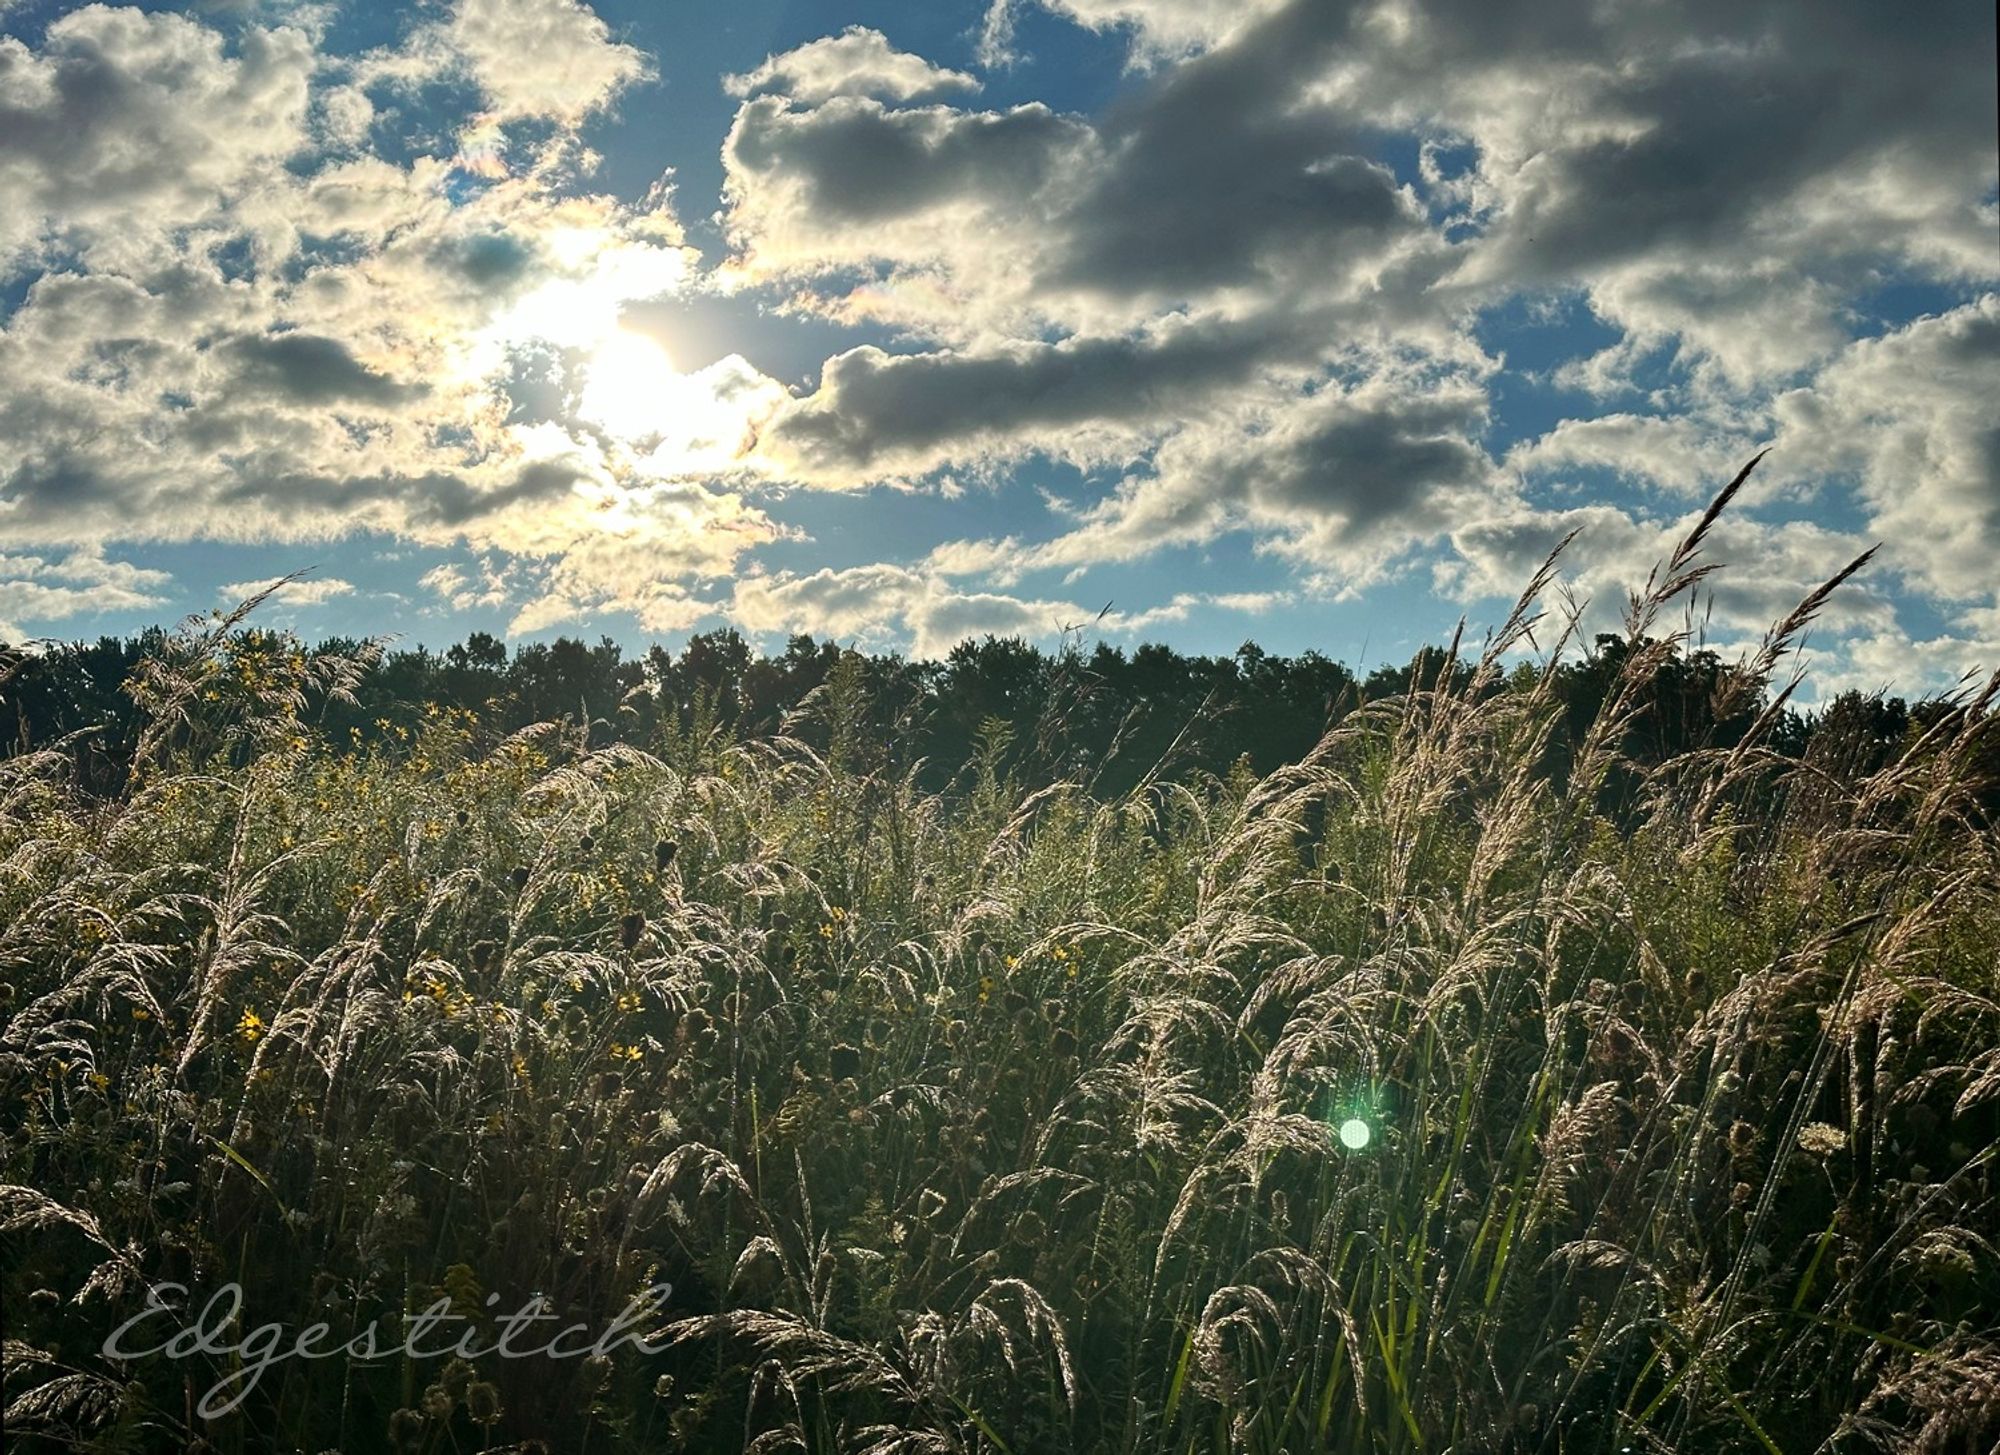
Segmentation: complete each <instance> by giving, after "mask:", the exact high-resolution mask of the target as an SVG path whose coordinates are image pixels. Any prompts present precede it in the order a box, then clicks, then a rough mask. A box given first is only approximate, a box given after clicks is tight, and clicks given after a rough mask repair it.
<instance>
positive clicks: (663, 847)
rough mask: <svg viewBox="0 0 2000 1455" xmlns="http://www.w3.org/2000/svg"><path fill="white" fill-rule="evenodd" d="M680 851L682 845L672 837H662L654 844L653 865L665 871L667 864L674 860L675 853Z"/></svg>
mask: <svg viewBox="0 0 2000 1455" xmlns="http://www.w3.org/2000/svg"><path fill="white" fill-rule="evenodd" d="M680 851H681V846H680V845H679V844H677V843H675V842H674V841H673V840H672V839H661V840H660V841H659V842H658V843H657V844H655V845H653V867H654V868H655V869H658V870H660V871H661V872H662V873H664V872H665V871H666V868H667V866H668V865H669V864H671V863H673V862H674V855H676V854H678V853H679V852H680Z"/></svg>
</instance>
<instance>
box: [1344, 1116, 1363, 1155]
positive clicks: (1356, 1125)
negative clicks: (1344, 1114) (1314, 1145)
mask: <svg viewBox="0 0 2000 1455" xmlns="http://www.w3.org/2000/svg"><path fill="white" fill-rule="evenodd" d="M1368 1135H1369V1133H1368V1123H1366V1122H1364V1121H1363V1120H1361V1118H1360V1117H1349V1118H1348V1119H1347V1120H1346V1121H1344V1122H1342V1123H1341V1124H1340V1132H1339V1136H1340V1145H1341V1146H1343V1147H1345V1148H1347V1150H1348V1151H1350V1152H1359V1151H1360V1150H1361V1149H1362V1148H1363V1147H1365V1146H1367V1145H1368Z"/></svg>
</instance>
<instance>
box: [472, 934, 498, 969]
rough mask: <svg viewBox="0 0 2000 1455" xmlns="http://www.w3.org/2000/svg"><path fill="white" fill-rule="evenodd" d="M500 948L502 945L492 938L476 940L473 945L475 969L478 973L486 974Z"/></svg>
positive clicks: (473, 964) (473, 965) (473, 966)
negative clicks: (495, 942)
mask: <svg viewBox="0 0 2000 1455" xmlns="http://www.w3.org/2000/svg"><path fill="white" fill-rule="evenodd" d="M499 949H500V947H499V946H498V945H496V944H494V943H493V941H491V940H479V941H476V942H475V943H474V944H473V946H472V968H473V970H474V971H475V972H477V973H478V974H481V975H484V974H485V973H486V972H487V971H488V970H490V969H491V968H492V967H493V957H494V955H495V954H497V953H498V952H499Z"/></svg>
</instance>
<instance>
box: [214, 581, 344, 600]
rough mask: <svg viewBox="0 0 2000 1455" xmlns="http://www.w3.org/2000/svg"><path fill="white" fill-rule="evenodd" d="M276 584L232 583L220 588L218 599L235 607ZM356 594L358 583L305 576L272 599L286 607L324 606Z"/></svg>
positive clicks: (279, 588) (284, 586) (282, 587)
mask: <svg viewBox="0 0 2000 1455" xmlns="http://www.w3.org/2000/svg"><path fill="white" fill-rule="evenodd" d="M273 581H274V578H271V577H266V578H265V579H264V580H262V581H232V582H231V583H230V584H229V585H227V586H218V587H217V588H216V590H215V598H216V600H217V602H218V603H220V604H221V605H223V606H227V607H234V606H237V605H239V604H240V603H242V602H245V601H248V600H249V599H250V598H251V597H253V596H255V595H256V594H257V593H258V592H260V591H263V590H266V589H267V588H269V587H271V586H272V585H273ZM353 592H354V583H353V582H352V581H343V580H341V579H340V577H338V576H305V577H301V578H299V579H297V580H293V581H285V582H283V584H281V585H278V586H277V589H276V590H275V591H274V592H272V595H271V600H272V601H274V602H277V603H278V604H280V605H283V606H324V605H325V604H326V603H327V602H329V601H331V600H333V599H334V598H335V597H336V596H350V595H352V594H353Z"/></svg>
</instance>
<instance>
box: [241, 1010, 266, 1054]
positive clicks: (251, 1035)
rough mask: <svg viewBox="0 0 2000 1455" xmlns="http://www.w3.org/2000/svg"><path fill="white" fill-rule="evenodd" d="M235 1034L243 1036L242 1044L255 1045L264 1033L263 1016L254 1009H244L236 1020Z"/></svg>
mask: <svg viewBox="0 0 2000 1455" xmlns="http://www.w3.org/2000/svg"><path fill="white" fill-rule="evenodd" d="M236 1034H237V1035H239V1036H241V1037H242V1038H243V1044H244V1045H246V1046H251V1045H255V1044H256V1043H257V1041H258V1039H259V1038H260V1037H262V1036H263V1034H264V1018H263V1017H262V1016H260V1015H258V1014H257V1012H256V1011H254V1010H246V1011H244V1012H243V1014H242V1016H241V1017H240V1018H239V1019H238V1020H237V1022H236Z"/></svg>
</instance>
